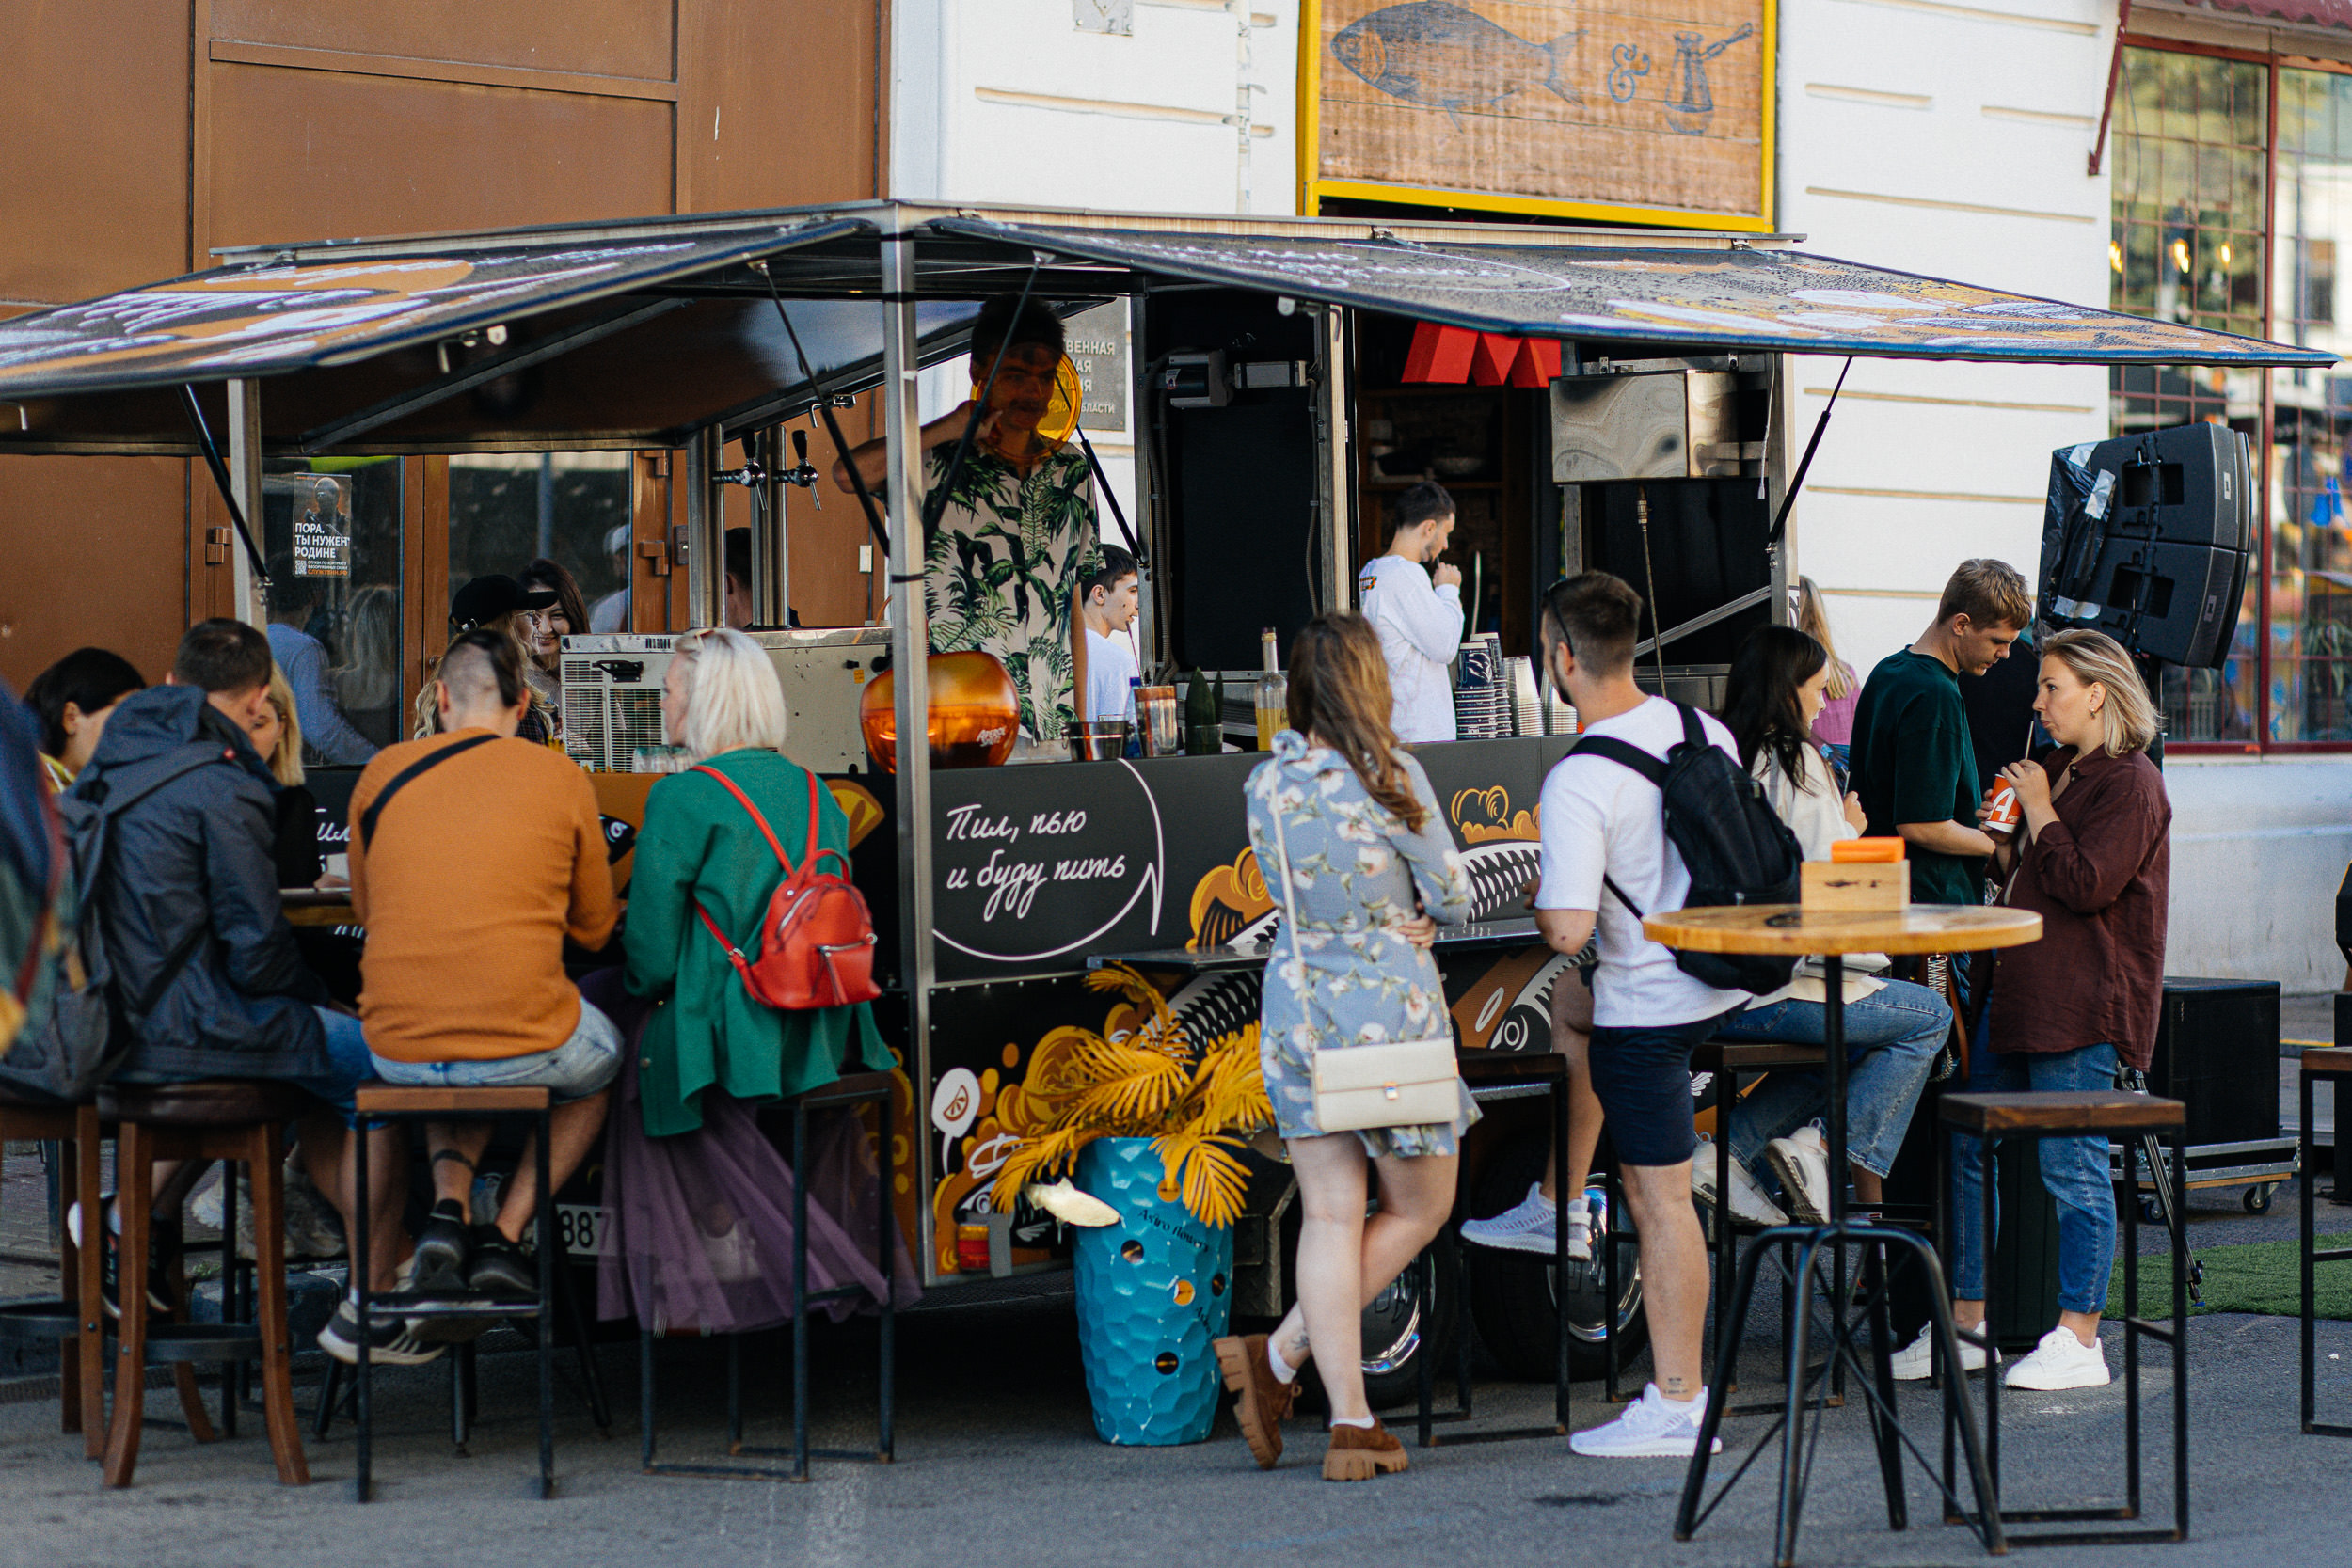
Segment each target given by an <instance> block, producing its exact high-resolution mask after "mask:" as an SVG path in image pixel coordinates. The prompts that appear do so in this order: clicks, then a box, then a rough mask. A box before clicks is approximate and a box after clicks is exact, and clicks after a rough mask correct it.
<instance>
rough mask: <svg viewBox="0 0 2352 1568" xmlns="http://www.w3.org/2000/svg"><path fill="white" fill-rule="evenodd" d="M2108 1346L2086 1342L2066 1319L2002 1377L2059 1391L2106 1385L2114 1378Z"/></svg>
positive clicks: (2017, 1385)
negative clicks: (2107, 1351)
mask: <svg viewBox="0 0 2352 1568" xmlns="http://www.w3.org/2000/svg"><path fill="white" fill-rule="evenodd" d="M2114 1375H2115V1374H2113V1373H2112V1372H2110V1371H2108V1370H2107V1354H2106V1348H2105V1347H2104V1346H2101V1345H2096V1344H2091V1345H2086V1344H2084V1343H2083V1342H2082V1341H2081V1340H2080V1339H2077V1338H2074V1330H2073V1329H2071V1328H2069V1327H2067V1326H2066V1325H2065V1324H2064V1323H2060V1324H2058V1327H2056V1328H2054V1329H2052V1330H2050V1332H2049V1333H2047V1334H2044V1335H2043V1336H2042V1343H2040V1344H2038V1345H2036V1346H2034V1348H2033V1354H2031V1355H2028V1356H2026V1358H2025V1359H2024V1360H2022V1361H2020V1362H2017V1363H2016V1364H2015V1365H2013V1366H2012V1367H2010V1370H2009V1376H2008V1377H2007V1378H2005V1379H2003V1380H2002V1381H2004V1382H2005V1383H2007V1384H2008V1385H2009V1386H2010V1387H2011V1388H2036V1389H2041V1390H2042V1391H2043V1392H2055V1391H2056V1390H2058V1389H2060V1388H2104V1387H2106V1386H2107V1385H2108V1384H2109V1383H2111V1382H2113V1381H2114Z"/></svg>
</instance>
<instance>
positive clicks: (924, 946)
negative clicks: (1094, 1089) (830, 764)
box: [881, 232, 940, 1284]
mask: <svg viewBox="0 0 2352 1568" xmlns="http://www.w3.org/2000/svg"><path fill="white" fill-rule="evenodd" d="M882 302H883V303H882V388H881V390H882V435H883V437H884V438H885V440H886V441H887V442H888V452H889V463H890V467H889V471H888V472H887V473H886V474H885V475H884V476H883V478H882V502H883V504H884V506H886V507H887V508H888V510H889V513H890V517H891V529H890V668H891V669H892V671H893V672H894V673H895V680H896V691H895V694H896V696H897V698H898V714H897V719H898V978H899V983H900V984H901V985H903V986H904V987H905V988H906V995H907V1066H908V1068H909V1069H910V1075H911V1077H912V1078H913V1080H914V1095H915V1100H916V1102H917V1106H918V1109H919V1107H920V1105H921V1104H922V1102H923V1097H924V1096H925V1095H926V1094H927V1093H928V1092H929V1090H930V1081H931V1032H930V1022H931V982H932V980H933V978H934V975H935V967H934V963H933V958H932V947H931V848H932V846H931V749H930V744H929V737H930V709H931V703H930V684H931V683H930V665H929V664H928V662H927V660H928V659H929V657H930V641H931V633H930V624H929V617H928V614H927V607H926V606H925V604H924V602H923V528H922V525H921V523H920V521H919V519H920V518H921V517H922V515H923V421H922V417H921V412H920V408H919V405H918V404H917V402H916V397H915V392H916V378H917V376H918V375H919V374H920V372H921V364H920V361H919V360H918V359H917V358H916V354H915V341H914V235H913V234H912V233H909V232H900V233H897V234H885V235H883V236H882ZM913 1142H914V1147H915V1148H916V1150H917V1151H918V1152H917V1159H916V1170H915V1191H916V1192H918V1193H923V1194H927V1195H928V1194H929V1193H930V1191H931V1190H932V1189H933V1188H934V1187H935V1186H936V1185H937V1184H938V1182H939V1179H940V1172H938V1171H937V1170H934V1169H933V1168H932V1159H933V1157H932V1153H931V1148H930V1139H929V1138H915V1139H914V1140H913ZM916 1207H917V1209H918V1210H919V1211H920V1212H921V1213H922V1216H923V1222H922V1235H921V1236H920V1238H919V1239H918V1240H917V1243H916V1244H917V1246H918V1247H919V1248H920V1256H921V1258H922V1263H923V1280H924V1283H925V1284H930V1283H931V1282H932V1281H933V1279H934V1278H935V1277H936V1269H935V1266H934V1259H936V1258H937V1257H938V1252H937V1248H936V1247H935V1246H934V1244H933V1243H932V1239H931V1206H930V1202H929V1201H928V1200H927V1201H925V1202H923V1203H921V1204H918V1205H917V1206H916Z"/></svg>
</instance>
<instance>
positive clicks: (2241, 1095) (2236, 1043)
mask: <svg viewBox="0 0 2352 1568" xmlns="http://www.w3.org/2000/svg"><path fill="white" fill-rule="evenodd" d="M2148 1089H2149V1092H2150V1093H2152V1094H2159V1095H2164V1096H2166V1097H2168V1098H2169V1099H2172V1100H2177V1101H2181V1102H2182V1103H2183V1104H2184V1105H2186V1106H2187V1107H2188V1141H2189V1142H2190V1143H2191V1144H2233V1143H2249V1142H2251V1141H2253V1140H2254V1139H2256V1138H2275V1137H2277V1136H2278V1135H2279V983H2278V982H2277V981H2276V980H2199V979H2190V978H2187V977H2185V976H2179V975H2167V976H2165V981H2164V1012H2163V1014H2162V1016H2161V1017H2160V1018H2159V1019H2158V1021H2157V1023H2156V1053H2155V1056H2154V1059H2153V1060H2152V1061H2151V1062H2150V1063H2149V1064H2148Z"/></svg>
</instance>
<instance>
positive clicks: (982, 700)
mask: <svg viewBox="0 0 2352 1568" xmlns="http://www.w3.org/2000/svg"><path fill="white" fill-rule="evenodd" d="M928 662H929V666H930V689H931V701H930V722H929V724H928V726H927V727H928V729H929V731H930V742H931V766H932V767H933V768H993V767H995V766H997V765H998V764H1000V763H1002V762H1003V761H1004V760H1005V759H1006V758H1007V757H1009V756H1010V755H1012V747H1013V742H1014V741H1015V740H1016V739H1018V738H1019V736H1020V734H1021V694H1020V693H1019V692H1018V691H1016V690H1015V689H1013V684H1012V675H1011V673H1009V671H1007V670H1006V668H1005V666H1004V664H1003V662H1002V661H1001V660H999V659H998V658H997V657H996V656H995V655H994V654H984V653H979V652H977V651H975V652H969V653H958V654H933V655H931V656H930V660H929V661H928ZM897 691H898V683H897V681H896V680H895V679H893V678H892V673H891V672H889V671H884V672H883V673H882V674H880V675H877V676H876V677H874V679H872V680H870V681H867V682H866V694H865V695H864V696H863V697H860V698H859V699H858V705H857V720H858V727H859V728H860V729H862V730H863V731H865V733H866V757H867V759H868V760H870V761H871V762H872V763H873V765H874V767H875V768H877V769H879V770H880V771H882V772H884V773H896V772H897V771H898V696H897Z"/></svg>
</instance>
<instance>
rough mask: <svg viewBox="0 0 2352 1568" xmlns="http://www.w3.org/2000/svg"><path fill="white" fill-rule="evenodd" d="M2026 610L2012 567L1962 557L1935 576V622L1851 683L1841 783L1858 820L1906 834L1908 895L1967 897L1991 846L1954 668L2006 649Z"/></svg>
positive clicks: (1972, 669)
mask: <svg viewBox="0 0 2352 1568" xmlns="http://www.w3.org/2000/svg"><path fill="white" fill-rule="evenodd" d="M2032 619H2033V601H2032V599H2031V597H2030V596H2029V595H2028V594H2026V579H2025V578H2023V577H2021V576H2019V575H2018V572H2017V569H2016V568H2015V567H2013V566H2010V565H2009V564H2008V563H2007V562H1999V561H1990V560H1979V561H1963V562H1961V563H1960V569H1959V570H1957V571H1955V572H1954V573H1953V574H1952V577H1951V580H1950V581H1949V582H1947V583H1946V584H1945V585H1944V597H1943V599H1942V601H1941V602H1940V603H1939V604H1937V606H1936V607H1935V624H1934V625H1933V626H1930V627H1929V628H1928V629H1927V630H1926V631H1925V632H1924V633H1922V634H1921V636H1920V638H1919V641H1916V642H1915V643H1913V644H1912V645H1911V646H1910V647H1908V648H1905V649H1903V650H1902V651H1901V652H1899V653H1895V654H1890V655H1888V656H1887V657H1885V658H1883V659H1881V660H1880V661H1879V665H1878V668H1877V669H1875V670H1873V671H1871V672H1870V678H1869V680H1868V681H1867V682H1866V683H1865V684H1864V686H1863V688H1862V701H1861V702H1860V703H1859V704H1857V705H1856V706H1855V708H1854V724H1853V788H1854V790H1855V791H1856V792H1857V793H1858V794H1860V795H1861V797H1862V809H1863V812H1864V814H1865V815H1866V816H1867V817H1868V819H1869V823H1870V828H1869V831H1870V832H1872V833H1874V834H1877V835H1880V836H1883V837H1898V836H1899V837H1900V838H1901V839H1902V840H1903V841H1904V842H1905V843H1906V844H1907V845H1908V846H1909V848H1908V850H1907V851H1906V852H1907V853H1908V854H1909V856H1910V859H1911V896H1912V898H1913V899H1914V900H1915V902H1918V903H1922V904H1973V903H1975V902H1977V869H1978V867H1977V863H1978V862H1979V861H1981V860H1982V859H1983V858H1984V857H1985V856H1987V855H1990V854H1991V853H1992V852H1993V841H1992V840H1991V839H1990V838H1988V837H1986V836H1985V833H1984V831H1983V830H1982V829H1980V828H1979V827H1978V826H1977V805H1978V802H1979V800H1982V799H1983V790H1982V788H1981V786H1980V785H1979V782H1978V779H1977V763H1976V757H1975V755H1974V753H1973V752H1972V750H1971V748H1970V745H1969V736H1968V710H1967V708H1966V706H1965V705H1963V703H1962V701H1961V694H1960V680H1959V677H1960V675H1961V674H1963V673H1966V674H1971V675H1980V674H1982V673H1984V672H1985V671H1987V670H1990V669H1991V668H1993V666H1994V664H1995V663H1997V662H1998V661H1999V660H2001V659H2003V658H2006V657H2008V656H2009V645H2010V643H2011V642H2013V641H2016V640H2017V635H2018V633H2020V632H2021V631H2023V630H2024V629H2025V628H2026V625H2027V623H2029V622H2030V621H2031V620H2032Z"/></svg>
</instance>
